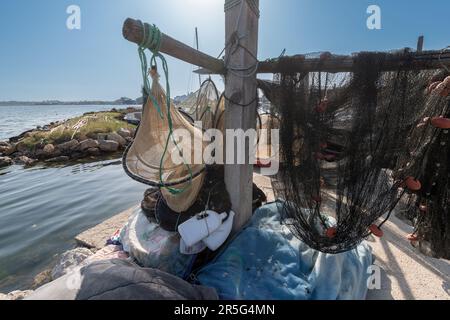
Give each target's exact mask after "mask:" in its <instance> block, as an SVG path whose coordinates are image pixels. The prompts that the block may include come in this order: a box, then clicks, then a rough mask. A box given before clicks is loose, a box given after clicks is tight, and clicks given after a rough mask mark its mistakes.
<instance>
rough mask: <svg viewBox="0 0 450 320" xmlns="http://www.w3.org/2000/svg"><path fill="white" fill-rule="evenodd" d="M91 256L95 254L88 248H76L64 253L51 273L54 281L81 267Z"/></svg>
mask: <svg viewBox="0 0 450 320" xmlns="http://www.w3.org/2000/svg"><path fill="white" fill-rule="evenodd" d="M91 255H93V252H92V251H91V250H89V249H87V248H75V249H73V250H70V251H67V252H64V253H63V254H62V255H61V258H60V259H59V262H58V263H57V264H56V266H55V267H54V268H53V270H52V272H51V275H52V279H57V278H59V277H61V276H63V275H65V274H67V273H69V272H70V271H72V270H73V269H74V268H76V267H78V266H81V265H82V263H83V261H84V260H86V258H88V257H89V256H91Z"/></svg>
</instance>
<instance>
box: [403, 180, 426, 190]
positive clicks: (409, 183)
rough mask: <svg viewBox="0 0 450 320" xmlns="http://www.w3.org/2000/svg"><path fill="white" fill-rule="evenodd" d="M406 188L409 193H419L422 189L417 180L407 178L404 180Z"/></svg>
mask: <svg viewBox="0 0 450 320" xmlns="http://www.w3.org/2000/svg"><path fill="white" fill-rule="evenodd" d="M405 185H406V187H407V188H408V189H409V190H411V191H419V190H420V189H422V184H421V183H420V181H419V180H416V179H414V178H413V177H408V178H406V180H405Z"/></svg>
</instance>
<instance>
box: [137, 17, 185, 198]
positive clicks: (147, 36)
mask: <svg viewBox="0 0 450 320" xmlns="http://www.w3.org/2000/svg"><path fill="white" fill-rule="evenodd" d="M141 24H142V30H143V37H142V42H141V43H140V44H139V46H138V53H139V59H140V61H141V71H142V78H143V84H144V92H145V93H146V94H147V95H148V97H149V98H150V99H151V100H152V102H153V105H154V106H155V108H156V109H157V111H158V114H159V116H160V117H161V119H164V115H163V113H162V110H161V107H160V105H159V104H158V102H157V101H156V98H155V97H154V96H153V95H152V94H151V90H150V80H149V77H148V76H149V74H151V76H152V81H158V74H157V72H156V70H157V61H156V60H157V58H159V59H160V60H161V64H162V68H163V71H164V76H165V78H166V106H167V124H168V127H169V134H168V136H167V140H166V143H165V146H164V152H163V154H162V156H161V160H160V164H159V180H160V184H161V187H162V188H166V189H167V190H168V191H169V192H170V193H171V194H173V195H177V194H181V193H183V192H184V191H186V189H187V188H188V187H189V186H190V185H191V183H192V179H193V175H192V169H191V167H190V166H189V164H188V163H186V161H185V159H184V157H183V164H184V165H185V166H186V168H187V170H188V172H189V184H188V185H187V186H186V187H184V188H182V189H177V188H173V187H169V186H167V185H166V184H165V183H164V179H163V163H164V159H165V157H166V155H167V152H168V148H169V143H170V140H172V142H173V143H174V144H175V147H176V148H177V150H178V152H179V153H180V154H182V151H181V150H180V148H179V146H178V144H177V142H176V140H175V138H174V136H173V121H172V115H171V103H170V84H169V67H168V65H167V61H166V59H165V58H164V56H163V55H162V54H161V53H160V52H159V50H160V48H161V39H162V34H161V31H160V30H159V28H158V27H157V26H156V25H149V24H148V23H143V22H142V21H141ZM146 49H149V50H150V51H151V52H152V57H151V58H150V66H151V71H150V72H149V70H148V60H147V56H146V54H145V50H146Z"/></svg>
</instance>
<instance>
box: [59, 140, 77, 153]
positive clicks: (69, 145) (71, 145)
mask: <svg viewBox="0 0 450 320" xmlns="http://www.w3.org/2000/svg"><path fill="white" fill-rule="evenodd" d="M79 144H80V143H79V142H78V140H75V139H73V140H70V141H68V142H64V143H61V144H59V145H58V149H59V150H61V151H62V152H67V151H71V150H75V149H76V148H77V147H78V145H79Z"/></svg>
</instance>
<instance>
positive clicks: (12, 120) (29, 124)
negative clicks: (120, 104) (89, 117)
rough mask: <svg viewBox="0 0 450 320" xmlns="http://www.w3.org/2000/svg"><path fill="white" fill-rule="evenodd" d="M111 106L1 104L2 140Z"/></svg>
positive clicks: (0, 126)
mask: <svg viewBox="0 0 450 320" xmlns="http://www.w3.org/2000/svg"><path fill="white" fill-rule="evenodd" d="M111 108H112V106H13V107H7V106H0V140H6V139H7V138H10V137H13V136H16V135H19V134H21V133H22V132H24V131H26V130H30V129H34V128H36V127H37V126H43V125H46V124H49V123H50V122H53V121H57V120H64V119H68V118H72V117H75V116H81V115H82V114H83V113H85V112H89V111H103V110H110V109H111Z"/></svg>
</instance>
